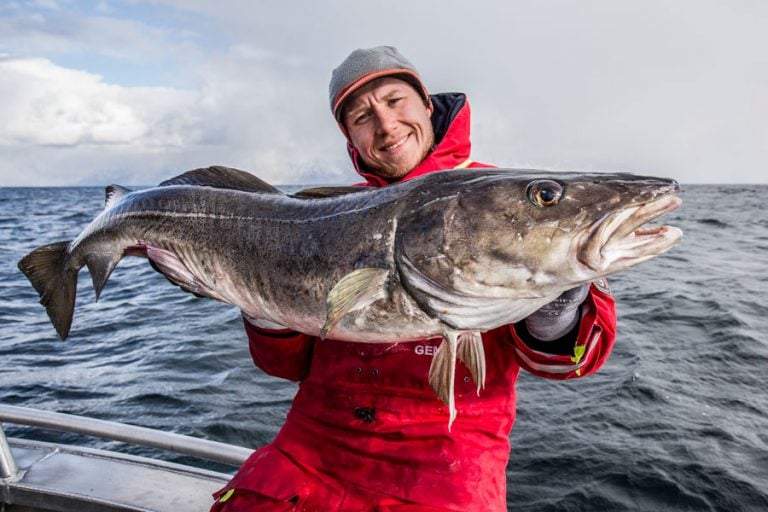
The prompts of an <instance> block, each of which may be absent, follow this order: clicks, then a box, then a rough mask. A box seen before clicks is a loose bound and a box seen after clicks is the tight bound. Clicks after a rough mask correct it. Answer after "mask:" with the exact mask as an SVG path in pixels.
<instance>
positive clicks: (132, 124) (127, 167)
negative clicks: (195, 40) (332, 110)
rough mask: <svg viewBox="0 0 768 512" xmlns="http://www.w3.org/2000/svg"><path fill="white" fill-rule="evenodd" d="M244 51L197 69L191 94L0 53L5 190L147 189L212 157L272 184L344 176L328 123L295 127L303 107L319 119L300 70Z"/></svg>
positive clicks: (318, 101) (0, 169) (0, 170)
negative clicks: (92, 185) (116, 184)
mask: <svg viewBox="0 0 768 512" xmlns="http://www.w3.org/2000/svg"><path fill="white" fill-rule="evenodd" d="M245 53H246V55H245V56H244V55H243V48H242V47H240V48H237V49H235V50H234V51H233V52H232V53H231V54H230V57H227V58H222V59H221V60H220V61H218V62H216V63H213V62H212V63H209V64H206V65H205V66H203V67H202V68H201V74H202V78H201V85H200V87H199V89H197V90H194V91H187V90H178V89H173V88H167V87H123V86H118V85H114V84H108V83H105V82H104V81H103V80H102V78H101V77H99V76H98V75H94V74H91V73H87V72H84V71H77V70H72V69H66V68H63V67H61V66H57V65H56V64H54V63H52V62H51V61H49V60H47V59H43V58H3V59H0V97H3V98H4V101H3V102H0V118H2V119H3V120H4V123H2V124H0V151H1V152H2V154H3V158H2V159H0V176H3V183H2V185H61V184H82V183H88V182H89V180H91V181H95V182H101V183H105V182H113V181H123V182H125V183H128V184H153V183H156V182H158V181H160V180H161V179H165V178H168V177H170V176H171V175H173V174H175V173H179V172H183V171H185V170H187V169H190V168H194V167H202V166H206V165H212V164H224V165H231V166H234V167H240V168H245V169H249V170H252V171H254V172H256V173H257V174H259V176H261V177H262V178H264V179H266V180H268V181H272V182H274V183H297V182H302V181H303V182H308V180H309V181H315V182H316V181H323V182H329V181H339V180H343V178H344V176H343V173H342V171H341V169H342V167H343V164H341V163H340V162H339V160H340V159H339V158H337V156H338V152H336V151H332V150H331V148H333V149H337V148H338V146H339V145H341V142H342V139H341V136H340V135H337V134H336V130H335V126H334V125H333V123H332V121H330V120H329V121H328V126H327V127H325V128H324V129H323V130H322V131H320V132H318V131H317V130H316V129H315V128H314V126H315V124H316V123H291V120H296V119H299V118H300V117H302V116H304V117H306V115H305V112H303V110H304V109H308V110H310V111H311V114H309V116H308V117H310V118H313V119H317V118H320V117H323V116H326V114H327V112H325V111H324V109H323V108H322V107H323V106H324V103H323V101H322V94H320V97H319V98H316V97H314V95H313V94H312V91H310V90H309V89H308V88H307V86H306V85H305V84H304V82H303V81H302V80H301V79H300V74H301V66H300V65H299V64H297V63H294V64H289V65H287V66H284V67H282V68H281V67H280V66H278V67H277V69H272V68H271V67H270V66H269V65H267V64H265V60H266V61H269V60H270V59H271V58H273V57H270V56H269V55H265V54H263V53H260V52H245ZM283 73H287V74H289V75H291V74H293V75H295V76H294V77H293V78H287V77H286V76H281V74H283ZM286 84H293V85H286ZM310 103H312V104H314V105H315V107H310V106H309V104H310ZM328 117H330V116H328ZM329 139H335V140H334V141H331V140H329ZM323 148H324V149H325V150H323ZM324 157H328V158H327V159H326V160H323V158H324ZM19 168H24V169H27V172H24V173H19V172H17V170H18V169H19ZM319 168H327V169H332V170H331V172H329V173H327V175H326V176H322V175H319V173H318V172H317V169H319ZM46 169H47V170H46ZM333 169H337V171H336V172H335V173H334V172H333ZM347 179H349V177H347Z"/></svg>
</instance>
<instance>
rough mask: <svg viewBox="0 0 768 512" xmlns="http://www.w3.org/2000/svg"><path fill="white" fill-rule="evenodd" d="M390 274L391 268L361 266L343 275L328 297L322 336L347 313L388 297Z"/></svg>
mask: <svg viewBox="0 0 768 512" xmlns="http://www.w3.org/2000/svg"><path fill="white" fill-rule="evenodd" d="M389 276H390V271H389V269H383V268H359V269H357V270H354V271H352V272H350V273H349V274H347V275H346V276H344V277H342V278H341V280H340V281H339V282H338V283H336V286H334V287H333V289H332V290H331V292H330V293H329V294H328V297H327V299H326V307H327V311H328V313H327V315H326V319H325V325H323V329H322V331H320V338H325V337H326V336H327V335H328V333H329V332H331V331H332V330H333V328H334V327H335V326H336V324H337V323H338V322H339V320H341V319H342V317H343V316H344V315H346V314H347V313H351V312H352V311H357V310H358V309H363V308H364V307H366V306H369V305H371V304H373V303H374V302H376V301H377V300H380V299H386V298H387V296H388V295H389V294H388V291H387V290H388V287H387V284H388V282H389Z"/></svg>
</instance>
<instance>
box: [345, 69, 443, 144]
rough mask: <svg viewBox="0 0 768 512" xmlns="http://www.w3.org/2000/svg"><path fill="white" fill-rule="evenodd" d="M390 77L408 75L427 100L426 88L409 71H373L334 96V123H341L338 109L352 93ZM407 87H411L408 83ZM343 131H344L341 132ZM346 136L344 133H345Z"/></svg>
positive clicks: (416, 76) (415, 75) (414, 74)
mask: <svg viewBox="0 0 768 512" xmlns="http://www.w3.org/2000/svg"><path fill="white" fill-rule="evenodd" d="M392 75H409V76H412V77H413V78H415V79H416V81H417V82H418V83H419V84H421V90H420V91H418V92H419V94H421V96H422V97H423V98H424V99H428V98H429V92H427V88H426V87H424V84H423V83H422V82H421V78H419V75H417V74H416V73H414V72H413V71H410V70H408V69H403V68H391V69H382V70H381V71H374V72H373V73H368V74H367V75H363V76H361V77H360V78H358V79H357V80H355V81H354V82H352V83H351V84H349V85H348V86H346V87H345V88H344V89H342V90H341V92H339V94H338V96H336V100H335V101H334V102H333V117H335V118H336V121H337V122H339V123H341V116H340V114H341V113H340V112H339V107H341V105H342V104H343V103H344V100H346V99H347V98H349V96H350V95H352V93H354V92H355V91H356V90H358V89H359V88H360V87H362V86H364V85H365V84H367V83H369V82H372V81H374V80H376V79H377V78H382V77H385V76H392ZM409 85H412V84H410V83H409ZM342 131H344V130H342ZM345 135H346V132H345Z"/></svg>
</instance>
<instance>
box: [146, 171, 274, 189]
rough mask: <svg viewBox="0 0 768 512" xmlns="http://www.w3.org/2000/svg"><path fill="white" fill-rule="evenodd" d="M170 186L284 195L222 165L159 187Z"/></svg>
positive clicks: (251, 175)
mask: <svg viewBox="0 0 768 512" xmlns="http://www.w3.org/2000/svg"><path fill="white" fill-rule="evenodd" d="M170 185H192V186H198V187H213V188H226V189H230V190H241V191H243V192H259V193H262V194H263V193H268V194H282V192H280V191H279V190H278V189H276V188H275V187H273V186H272V185H270V184H269V183H267V182H265V181H262V180H260V179H259V178H257V177H256V176H254V175H253V174H251V173H249V172H245V171H241V170H239V169H233V168H231V167H224V166H222V165H214V166H213V167H204V168H201V169H193V170H191V171H187V172H185V173H184V174H180V175H178V176H176V177H174V178H171V179H169V180H165V181H164V182H162V183H160V185H158V186H160V187H167V186H170Z"/></svg>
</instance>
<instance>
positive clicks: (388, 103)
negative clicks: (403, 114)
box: [387, 98, 403, 107]
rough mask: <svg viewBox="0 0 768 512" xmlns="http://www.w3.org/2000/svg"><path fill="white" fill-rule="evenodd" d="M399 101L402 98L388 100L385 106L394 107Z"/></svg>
mask: <svg viewBox="0 0 768 512" xmlns="http://www.w3.org/2000/svg"><path fill="white" fill-rule="evenodd" d="M401 99H403V98H390V99H389V100H388V101H387V105H389V106H390V107H394V106H395V105H396V104H397V102H399V101H400V100H401Z"/></svg>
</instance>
